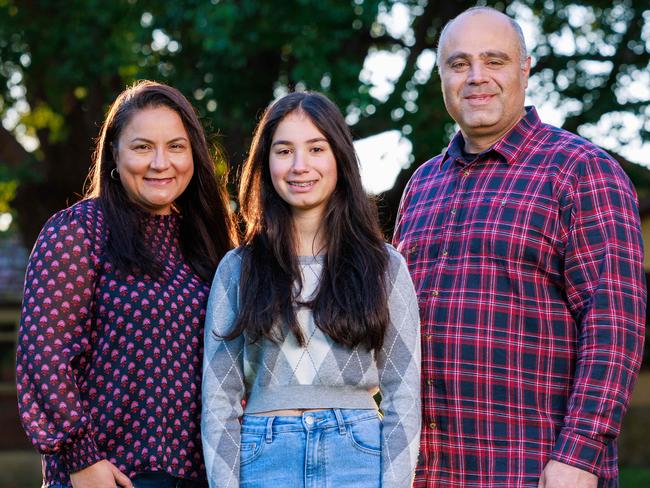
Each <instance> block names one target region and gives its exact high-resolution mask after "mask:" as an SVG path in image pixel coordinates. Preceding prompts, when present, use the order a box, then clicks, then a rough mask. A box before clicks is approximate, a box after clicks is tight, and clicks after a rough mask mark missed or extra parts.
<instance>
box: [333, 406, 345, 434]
mask: <svg viewBox="0 0 650 488" xmlns="http://www.w3.org/2000/svg"><path fill="white" fill-rule="evenodd" d="M333 410H334V416H335V417H336V423H337V424H338V425H339V434H341V435H345V434H346V430H345V421H344V420H343V414H342V413H341V409H340V408H334V409H333Z"/></svg>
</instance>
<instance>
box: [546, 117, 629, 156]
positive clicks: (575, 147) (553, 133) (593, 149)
mask: <svg viewBox="0 0 650 488" xmlns="http://www.w3.org/2000/svg"><path fill="white" fill-rule="evenodd" d="M534 140H536V141H537V142H538V143H541V144H542V146H541V147H542V148H543V149H545V150H548V151H551V152H553V151H563V152H565V153H567V154H571V155H574V156H576V157H581V158H585V159H588V158H592V157H597V158H602V159H607V160H611V161H612V162H616V160H614V158H613V157H612V156H611V155H610V154H608V153H607V152H606V151H605V150H604V149H602V148H601V147H599V146H597V145H596V144H594V143H593V142H591V141H590V140H588V139H585V138H584V137H582V136H579V135H578V134H575V133H573V132H570V131H568V130H566V129H563V128H562V127H556V126H554V125H550V124H541V125H540V130H538V131H537V132H536V134H535V137H534Z"/></svg>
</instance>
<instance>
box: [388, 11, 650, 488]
mask: <svg viewBox="0 0 650 488" xmlns="http://www.w3.org/2000/svg"><path fill="white" fill-rule="evenodd" d="M437 59H438V64H439V69H440V76H441V79H442V90H443V94H444V100H445V106H446V108H447V110H448V112H449V114H450V115H451V116H452V117H453V119H454V120H455V121H456V122H457V123H458V125H459V127H460V131H459V133H458V134H456V136H455V137H454V138H453V140H452V141H451V143H450V145H449V147H448V148H447V150H446V151H445V152H444V153H443V154H441V155H439V156H437V157H435V158H433V159H432V160H430V161H428V162H427V163H425V164H424V165H422V166H421V167H420V168H418V170H417V171H416V172H415V174H414V175H413V178H412V179H411V181H410V182H409V184H408V186H407V188H406V190H405V193H404V196H403V199H402V203H401V206H400V213H399V216H398V219H397V226H396V230H395V237H394V243H395V245H396V246H397V247H398V249H399V250H400V251H401V252H402V253H403V254H404V256H405V257H406V259H407V262H408V264H409V268H410V271H411V274H412V277H413V280H414V282H415V286H416V290H417V292H418V297H419V302H420V312H421V319H422V327H423V329H422V341H423V344H422V361H423V363H422V395H423V414H424V417H423V427H424V429H423V431H422V444H421V450H420V466H419V468H418V472H417V475H416V486H427V487H431V486H435V487H481V488H484V487H508V488H510V487H520V486H530V487H537V486H540V487H546V488H555V487H565V486H566V487H572V488H576V487H578V488H581V487H596V486H616V485H617V481H616V478H617V457H616V438H617V436H618V434H619V429H620V425H621V418H622V416H623V414H624V412H625V409H626V407H627V404H628V401H629V397H630V393H631V391H632V387H633V385H634V382H635V380H636V376H637V373H638V369H639V366H640V361H641V353H642V348H643V337H644V321H645V306H646V305H645V304H646V291H645V283H644V273H643V268H642V255H643V251H642V243H641V233H640V225H639V217H638V211H637V204H636V196H635V193H634V190H633V188H632V186H631V184H630V182H629V180H628V178H627V177H626V175H625V174H624V172H623V171H622V169H621V168H620V166H619V165H618V164H617V163H616V162H615V161H613V160H612V158H611V157H610V156H608V155H607V154H606V153H605V152H604V151H602V150H600V149H599V148H598V147H596V146H595V145H593V144H591V143H589V142H588V141H585V140H584V139H581V138H580V137H578V136H575V135H573V134H570V133H568V132H566V131H564V130H562V129H558V128H555V127H552V126H549V125H546V124H543V123H541V121H540V120H539V118H538V115H537V112H536V111H535V109H534V108H532V107H527V108H525V107H524V92H525V89H526V86H527V83H528V75H529V71H530V57H528V55H527V54H526V46H525V43H524V41H523V35H522V33H521V29H520V28H519V26H518V25H517V24H516V23H515V22H514V21H513V20H512V19H510V18H509V17H507V16H505V15H503V14H501V13H499V12H498V11H496V10H493V9H490V8H485V7H479V8H474V9H470V10H468V11H466V12H464V13H462V14H461V15H459V16H458V17H456V18H455V19H454V20H452V21H451V22H450V23H449V24H448V25H447V26H446V27H445V29H444V30H443V32H442V34H441V38H440V43H439V47H438V57H437Z"/></svg>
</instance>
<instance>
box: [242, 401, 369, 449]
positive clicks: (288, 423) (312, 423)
mask: <svg viewBox="0 0 650 488" xmlns="http://www.w3.org/2000/svg"><path fill="white" fill-rule="evenodd" d="M378 417H379V413H378V412H377V411H376V410H369V409H368V410H367V409H339V408H333V409H328V410H317V411H309V412H303V413H302V415H278V416H266V415H244V417H243V420H242V426H241V430H242V433H244V432H246V433H251V434H263V435H264V436H265V437H266V439H267V441H268V442H270V441H271V440H272V438H273V435H274V434H277V433H281V432H292V431H311V430H316V429H334V428H337V429H339V432H340V433H341V434H345V433H346V427H345V426H346V424H352V423H355V422H360V421H363V420H371V419H377V418H378Z"/></svg>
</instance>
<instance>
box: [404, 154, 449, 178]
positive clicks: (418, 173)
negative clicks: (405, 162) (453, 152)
mask: <svg viewBox="0 0 650 488" xmlns="http://www.w3.org/2000/svg"><path fill="white" fill-rule="evenodd" d="M443 157H444V153H441V154H438V155H437V156H434V157H432V158H431V159H429V160H427V161H425V162H424V163H422V164H421V165H420V166H418V167H417V168H416V169H415V171H414V172H413V175H411V179H410V184H411V185H413V184H414V183H416V182H418V181H422V180H426V179H428V178H429V177H431V176H434V175H435V174H437V173H438V172H439V171H440V165H441V163H442V160H443Z"/></svg>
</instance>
